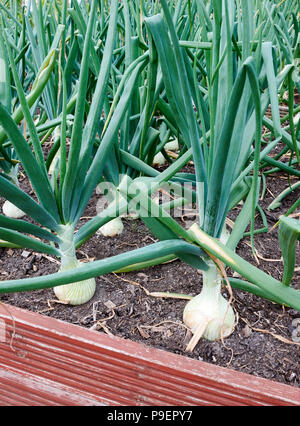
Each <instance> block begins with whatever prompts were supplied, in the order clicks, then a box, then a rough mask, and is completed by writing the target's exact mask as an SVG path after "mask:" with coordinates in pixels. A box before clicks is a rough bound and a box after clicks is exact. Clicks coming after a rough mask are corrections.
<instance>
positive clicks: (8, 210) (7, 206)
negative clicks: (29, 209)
mask: <svg viewBox="0 0 300 426" xmlns="http://www.w3.org/2000/svg"><path fill="white" fill-rule="evenodd" d="M2 211H3V214H4V215H5V216H7V217H11V218H13V219H20V218H21V217H24V216H25V215H26V213H24V212H23V211H22V210H21V209H19V208H18V207H17V206H15V205H14V204H13V203H11V202H10V201H8V200H6V201H5V203H4V204H3V206H2Z"/></svg>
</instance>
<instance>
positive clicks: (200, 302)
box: [183, 261, 235, 351]
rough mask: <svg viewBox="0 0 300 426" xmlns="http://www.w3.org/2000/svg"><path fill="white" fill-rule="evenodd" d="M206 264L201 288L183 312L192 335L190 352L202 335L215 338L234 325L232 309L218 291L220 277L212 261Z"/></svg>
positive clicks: (227, 333) (209, 338)
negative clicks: (206, 268) (206, 267)
mask: <svg viewBox="0 0 300 426" xmlns="http://www.w3.org/2000/svg"><path fill="white" fill-rule="evenodd" d="M207 263H208V265H209V269H208V271H203V287H202V291H201V293H200V294H198V295H197V296H195V297H194V298H193V299H191V300H190V301H189V302H188V303H187V304H186V306H185V309H184V312H183V321H184V323H185V325H186V326H187V327H189V328H190V330H191V331H192V333H193V334H194V336H193V338H192V340H191V341H190V343H189V345H188V346H187V349H186V350H187V351H192V350H193V349H194V347H195V346H196V344H197V343H198V341H199V339H200V338H201V337H204V338H205V339H207V340H210V341H214V340H219V339H222V338H225V337H227V336H229V335H230V334H231V333H232V332H233V330H234V326H235V314H234V311H233V309H232V307H231V305H230V304H229V302H228V301H227V300H226V299H225V298H224V297H223V296H222V294H221V277H220V275H219V274H218V272H217V269H216V266H215V264H214V263H213V262H212V261H209V262H207Z"/></svg>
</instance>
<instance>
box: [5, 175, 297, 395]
mask: <svg viewBox="0 0 300 426" xmlns="http://www.w3.org/2000/svg"><path fill="white" fill-rule="evenodd" d="M287 186H288V181H287V179H286V177H284V176H282V175H281V176H278V175H277V176H273V177H269V178H268V185H267V190H266V193H265V197H264V199H263V200H262V201H261V203H260V204H261V206H262V207H263V209H264V211H265V213H266V214H267V219H268V224H269V228H270V229H271V228H272V226H273V225H274V224H275V223H276V221H277V218H278V217H279V215H280V214H282V213H283V212H285V211H286V210H287V208H288V207H289V206H290V205H291V203H292V202H293V201H294V200H296V199H297V198H299V196H300V191H295V192H294V193H293V194H291V195H290V196H289V197H287V198H286V199H285V200H284V201H283V203H282V205H281V207H280V208H279V209H277V210H275V211H272V212H268V211H267V206H268V205H269V204H270V202H271V201H272V200H273V199H274V196H276V194H278V193H280V192H281V191H282V190H283V189H284V188H286V187H287ZM96 201H97V200H96V199H95V198H93V199H92V200H91V202H90V204H89V206H88V208H87V210H86V212H85V215H86V216H94V215H95V213H96V211H95V204H96ZM234 215H235V212H233V213H232V216H231V217H233V216H234ZM83 220H85V219H83ZM260 222H261V220H260V218H259V217H258V220H257V227H261V226H262V224H261V223H260ZM124 225H125V226H124V232H123V233H122V235H121V236H118V237H115V238H105V237H103V236H101V235H99V234H95V235H94V237H93V238H91V239H90V240H89V241H88V242H87V243H86V244H85V245H83V246H82V247H81V249H80V250H79V257H80V258H81V259H82V260H83V261H87V260H94V259H102V258H105V257H108V256H113V255H115V254H119V253H123V252H125V251H129V250H132V249H135V248H138V247H141V246H143V245H148V244H151V243H153V242H154V241H156V240H155V238H154V237H153V236H152V235H151V234H150V233H149V231H148V229H147V228H146V227H145V226H144V224H143V223H142V222H141V221H140V220H132V219H127V220H124ZM255 246H256V249H257V251H258V260H259V265H258V264H257V261H256V260H255V259H254V258H253V255H252V253H251V249H250V247H249V238H245V239H244V240H243V241H242V242H241V243H240V244H239V246H238V249H237V253H238V254H239V255H241V256H242V257H243V258H245V259H247V260H248V261H250V262H251V263H253V264H255V265H256V266H258V267H259V268H261V269H262V270H264V271H265V272H267V273H268V274H270V275H272V276H273V277H275V278H277V279H281V277H282V261H281V252H280V249H279V246H278V240H277V229H274V230H272V231H271V232H269V233H262V234H258V235H257V236H256V237H255ZM0 263H1V269H0V279H1V280H7V279H15V278H22V277H29V276H38V275H45V274H48V273H53V272H55V271H57V269H58V264H57V262H56V260H55V259H52V258H51V257H50V256H44V255H41V254H37V253H32V252H31V251H30V250H16V249H14V250H12V249H4V248H0ZM299 266H300V256H299V247H298V248H297V264H296V270H295V275H294V279H293V283H292V285H293V286H294V287H295V288H299V289H300V276H299V273H300V268H299ZM232 272H233V271H230V270H228V273H229V274H232ZM97 284H98V285H97V290H96V293H95V295H94V297H93V299H92V300H91V301H90V302H88V303H86V304H85V305H83V306H76V307H72V306H68V305H62V304H59V303H56V302H55V301H54V300H53V299H55V296H54V293H53V290H52V289H50V290H40V291H34V292H23V293H12V294H2V295H1V301H2V302H5V303H9V304H11V305H14V306H19V307H21V308H24V309H28V310H31V311H35V312H40V313H42V314H43V315H47V316H49V317H55V318H58V319H61V320H63V321H68V322H71V323H73V324H77V325H80V326H82V327H87V328H91V327H97V328H98V329H99V331H100V332H106V333H112V334H114V335H117V336H120V337H123V338H125V339H131V340H134V341H138V342H141V343H144V344H146V345H149V346H154V347H156V348H160V349H163V350H166V351H171V352H174V353H177V354H181V355H185V356H189V357H192V358H195V359H200V360H203V361H206V362H208V363H213V364H217V365H220V366H225V367H227V368H230V369H234V370H238V371H242V372H245V373H249V374H252V375H256V376H260V377H264V378H267V379H271V380H275V381H278V382H281V383H286V384H289V385H292V386H296V387H300V363H299V355H300V344H299V343H298V344H297V343H296V342H294V341H293V340H292V337H293V331H295V327H294V326H293V321H294V320H295V319H297V318H298V319H299V322H300V312H298V311H295V310H294V309H291V308H287V307H282V306H279V305H276V304H274V303H272V302H270V301H268V300H264V299H261V298H259V297H257V296H254V295H252V294H249V293H245V292H242V291H239V290H235V289H233V295H234V302H233V306H234V308H235V310H236V312H237V313H238V317H239V321H238V324H237V325H236V328H235V331H234V333H233V334H232V335H231V336H230V337H228V338H227V339H225V341H224V342H222V341H217V342H209V341H206V340H203V339H202V340H201V341H200V342H199V344H198V345H197V347H196V348H195V350H194V352H193V353H192V354H186V352H185V351H184V349H185V346H186V344H187V338H188V337H189V335H187V330H186V328H185V327H184V325H183V323H182V312H183V308H184V306H185V304H186V301H185V300H180V299H172V298H156V297H152V296H149V295H147V292H146V290H148V291H150V292H151V291H166V292H173V293H183V294H188V295H196V294H198V293H199V292H200V289H201V274H199V273H198V271H197V270H195V269H193V268H191V267H190V266H187V265H186V264H184V263H182V262H180V261H178V260H176V261H173V262H171V263H167V264H164V265H159V266H156V267H152V268H149V269H147V270H143V271H136V272H131V273H127V274H125V273H124V274H118V275H115V274H109V275H106V276H101V277H98V278H97ZM145 289H146V290H145ZM225 295H226V291H225ZM227 297H228V296H227ZM294 324H295V321H294Z"/></svg>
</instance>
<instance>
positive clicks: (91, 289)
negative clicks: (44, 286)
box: [54, 260, 96, 305]
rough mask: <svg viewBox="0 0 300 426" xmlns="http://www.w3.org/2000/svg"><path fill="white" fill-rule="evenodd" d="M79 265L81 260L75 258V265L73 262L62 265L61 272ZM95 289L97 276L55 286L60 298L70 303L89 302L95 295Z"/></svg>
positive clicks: (56, 294)
mask: <svg viewBox="0 0 300 426" xmlns="http://www.w3.org/2000/svg"><path fill="white" fill-rule="evenodd" d="M78 266H80V262H79V261H77V260H74V262H73V266H72V264H71V263H70V264H69V265H68V266H61V268H60V270H59V272H63V271H68V270H71V269H75V268H76V267H78ZM95 290H96V281H95V278H90V279H88V280H84V281H79V282H75V283H70V284H64V285H60V286H57V287H54V293H55V296H56V297H57V298H58V300H60V301H61V302H64V303H68V304H69V305H82V304H83V303H86V302H88V301H89V300H90V299H91V298H92V297H93V296H94V293H95Z"/></svg>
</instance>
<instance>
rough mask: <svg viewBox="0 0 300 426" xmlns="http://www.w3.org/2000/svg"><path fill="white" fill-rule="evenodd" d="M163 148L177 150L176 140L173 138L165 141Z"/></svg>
mask: <svg viewBox="0 0 300 426" xmlns="http://www.w3.org/2000/svg"><path fill="white" fill-rule="evenodd" d="M165 149H166V150H168V151H178V150H179V144H178V140H177V139H174V140H173V141H171V142H168V143H166V145H165Z"/></svg>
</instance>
